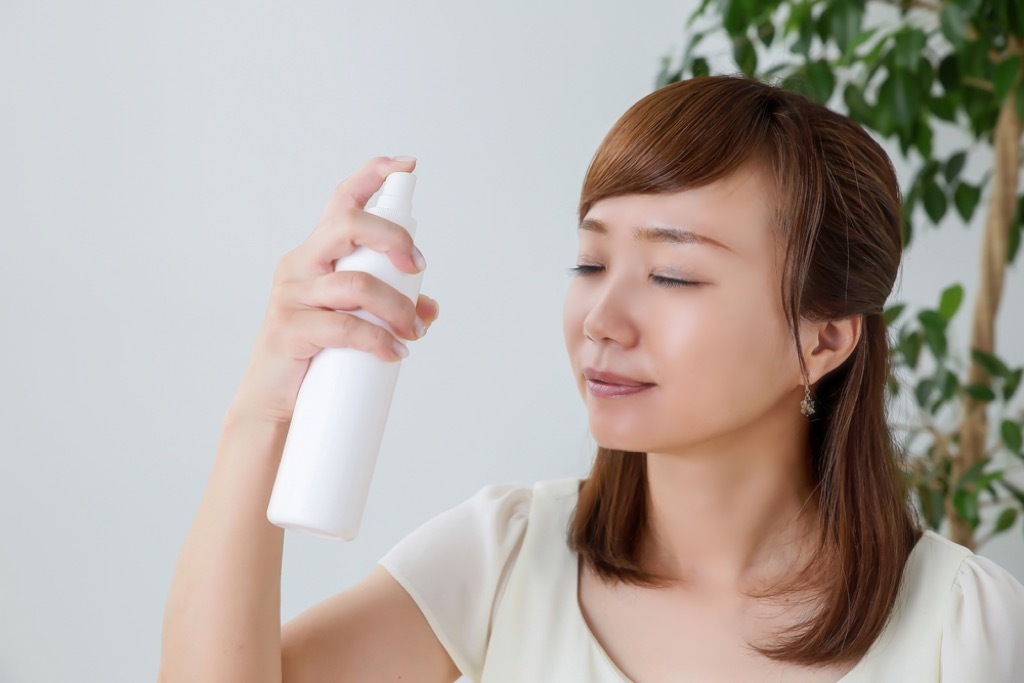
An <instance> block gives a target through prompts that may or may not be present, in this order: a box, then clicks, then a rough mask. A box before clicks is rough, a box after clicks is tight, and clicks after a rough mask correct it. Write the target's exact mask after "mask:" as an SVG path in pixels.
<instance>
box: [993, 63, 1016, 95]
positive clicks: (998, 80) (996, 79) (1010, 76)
mask: <svg viewBox="0 0 1024 683" xmlns="http://www.w3.org/2000/svg"><path fill="white" fill-rule="evenodd" d="M1019 70H1020V57H1019V56H1016V55H1015V56H1013V57H1008V58H1006V59H1004V60H1003V61H1001V62H999V63H998V64H996V68H995V70H994V71H993V73H992V84H993V85H994V86H995V98H996V103H997V104H999V105H1002V103H1003V100H1004V99H1006V95H1007V94H1008V93H1009V92H1010V88H1012V87H1013V84H1014V81H1016V80H1017V72H1018V71H1019Z"/></svg>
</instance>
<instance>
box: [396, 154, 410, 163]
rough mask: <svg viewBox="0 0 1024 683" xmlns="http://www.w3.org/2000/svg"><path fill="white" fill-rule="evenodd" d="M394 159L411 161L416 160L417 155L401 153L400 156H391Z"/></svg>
mask: <svg viewBox="0 0 1024 683" xmlns="http://www.w3.org/2000/svg"><path fill="white" fill-rule="evenodd" d="M391 160H392V161H401V162H402V163H409V162H410V161H416V157H411V156H409V155H407V154H399V155H398V156H393V157H391Z"/></svg>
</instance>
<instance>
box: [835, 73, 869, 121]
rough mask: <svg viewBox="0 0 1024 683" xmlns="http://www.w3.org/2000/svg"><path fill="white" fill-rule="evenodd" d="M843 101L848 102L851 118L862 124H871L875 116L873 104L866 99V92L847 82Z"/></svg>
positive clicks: (847, 106)
mask: <svg viewBox="0 0 1024 683" xmlns="http://www.w3.org/2000/svg"><path fill="white" fill-rule="evenodd" d="M843 102H844V103H845V104H846V109H847V111H849V112H850V118H852V119H853V120H854V121H857V122H858V123H861V124H867V125H871V122H872V121H873V120H874V117H873V116H872V115H871V106H870V105H869V104H868V102H867V100H865V99H864V92H863V91H862V90H861V89H860V88H859V87H857V86H856V85H854V84H853V83H847V84H846V87H845V88H843Z"/></svg>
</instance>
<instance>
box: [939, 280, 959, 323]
mask: <svg viewBox="0 0 1024 683" xmlns="http://www.w3.org/2000/svg"><path fill="white" fill-rule="evenodd" d="M963 299H964V288H963V287H961V286H960V285H951V286H949V287H947V288H946V289H944V290H943V291H942V297H941V299H940V300H939V315H941V316H942V317H943V318H944V319H945V320H946V322H949V321H950V320H952V319H953V316H954V315H956V312H957V310H958V309H959V308H960V302H961V301H963Z"/></svg>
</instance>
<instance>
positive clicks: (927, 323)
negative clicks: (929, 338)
mask: <svg viewBox="0 0 1024 683" xmlns="http://www.w3.org/2000/svg"><path fill="white" fill-rule="evenodd" d="M917 319H918V320H920V321H921V324H922V325H924V327H925V328H926V329H927V328H934V329H936V330H938V331H940V332H941V331H943V330H945V329H946V322H947V320H946V318H945V317H944V316H943V315H942V314H941V313H939V312H938V311H933V310H931V309H927V308H926V309H924V310H923V311H921V312H919V313H918V314H917Z"/></svg>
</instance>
